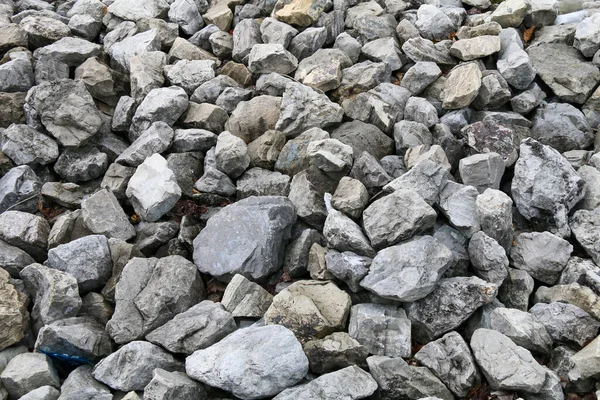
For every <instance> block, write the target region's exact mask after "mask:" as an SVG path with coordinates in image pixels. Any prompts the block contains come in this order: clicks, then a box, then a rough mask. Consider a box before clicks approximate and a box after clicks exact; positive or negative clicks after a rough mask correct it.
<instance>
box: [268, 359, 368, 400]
mask: <svg viewBox="0 0 600 400" xmlns="http://www.w3.org/2000/svg"><path fill="white" fill-rule="evenodd" d="M375 390H377V382H376V381H375V380H374V379H373V377H372V376H371V375H370V374H369V373H368V372H365V371H364V370H362V369H361V368H359V367H357V366H352V367H346V368H343V369H340V370H338V371H335V372H330V373H328V374H324V375H321V376H319V377H318V378H316V379H314V380H312V381H310V382H309V383H307V384H304V385H299V386H295V387H293V388H289V389H286V390H284V391H283V392H281V393H280V394H278V395H277V396H275V397H274V398H273V400H292V399H312V398H316V397H318V398H320V399H324V400H326V399H327V400H329V399H331V400H333V399H339V398H344V399H348V400H355V399H364V398H367V397H368V396H370V395H371V394H373V393H374V392H375Z"/></svg>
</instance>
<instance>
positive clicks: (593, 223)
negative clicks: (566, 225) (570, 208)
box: [570, 209, 600, 264]
mask: <svg viewBox="0 0 600 400" xmlns="http://www.w3.org/2000/svg"><path fill="white" fill-rule="evenodd" d="M599 220H600V211H599V210H598V209H595V210H593V211H587V210H579V211H577V212H575V214H573V217H572V218H571V222H570V226H571V230H572V231H573V234H574V235H575V240H577V242H578V243H579V244H580V245H581V247H583V249H584V250H585V252H586V253H588V255H589V256H590V257H592V259H593V260H594V262H595V263H596V264H599V263H600V251H599V250H598V240H597V235H598V227H599V226H600V224H599V223H598V221H599Z"/></svg>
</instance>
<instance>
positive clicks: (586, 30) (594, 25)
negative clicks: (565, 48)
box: [573, 14, 600, 58]
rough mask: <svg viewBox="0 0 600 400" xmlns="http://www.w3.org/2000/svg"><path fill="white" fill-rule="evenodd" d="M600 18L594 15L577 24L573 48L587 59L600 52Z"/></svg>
mask: <svg viewBox="0 0 600 400" xmlns="http://www.w3.org/2000/svg"><path fill="white" fill-rule="evenodd" d="M599 25H600V17H599V16H597V15H596V14H592V15H590V16H589V17H587V18H585V19H584V20H583V21H581V22H580V23H579V24H577V30H576V31H575V41H574V42H573V47H575V48H576V49H577V50H579V51H580V52H581V54H583V55H584V56H585V57H588V58H589V57H592V56H594V54H595V53H596V52H597V51H598V50H600V29H598V26H599Z"/></svg>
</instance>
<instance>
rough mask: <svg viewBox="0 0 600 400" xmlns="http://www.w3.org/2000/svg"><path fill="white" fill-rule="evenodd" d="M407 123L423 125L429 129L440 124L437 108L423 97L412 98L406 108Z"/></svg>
mask: <svg viewBox="0 0 600 400" xmlns="http://www.w3.org/2000/svg"><path fill="white" fill-rule="evenodd" d="M404 118H405V120H406V121H414V122H418V123H421V124H423V125H424V126H426V127H427V128H431V127H432V126H433V125H435V124H437V123H438V122H439V118H438V113H437V111H436V109H435V107H434V106H433V105H432V104H431V103H430V102H428V101H427V100H426V99H424V98H422V97H411V98H410V99H408V101H407V102H406V106H405V108H404Z"/></svg>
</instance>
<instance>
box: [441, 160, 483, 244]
mask: <svg viewBox="0 0 600 400" xmlns="http://www.w3.org/2000/svg"><path fill="white" fill-rule="evenodd" d="M461 161H462V160H461ZM478 194H479V192H478V191H477V189H476V188H475V187H473V186H465V185H461V184H457V183H455V182H448V183H447V184H446V186H445V187H444V189H443V190H441V191H440V196H439V202H438V206H439V208H440V209H441V211H442V213H444V215H445V216H446V218H448V221H449V222H450V224H451V225H452V226H454V227H455V228H456V229H458V230H459V231H460V232H461V233H462V234H463V235H464V236H465V237H467V238H470V237H471V236H473V234H475V233H476V232H478V231H479V229H480V225H479V218H478V217H477V210H476V207H475V202H476V199H477V196H478Z"/></svg>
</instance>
